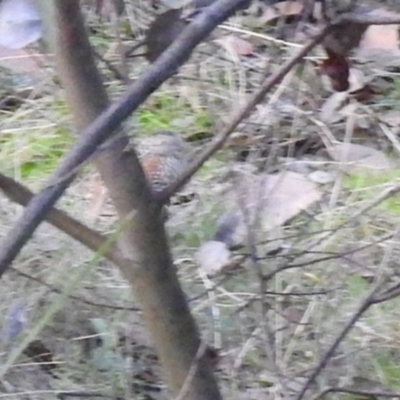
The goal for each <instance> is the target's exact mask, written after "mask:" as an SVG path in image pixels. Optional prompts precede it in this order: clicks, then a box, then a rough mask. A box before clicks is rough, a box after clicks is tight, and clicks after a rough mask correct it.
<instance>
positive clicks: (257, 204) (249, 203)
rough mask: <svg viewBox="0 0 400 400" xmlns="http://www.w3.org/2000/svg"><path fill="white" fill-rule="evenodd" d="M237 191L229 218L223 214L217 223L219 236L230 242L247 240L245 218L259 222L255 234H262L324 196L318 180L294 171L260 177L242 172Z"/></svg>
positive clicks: (232, 198) (232, 196) (233, 196)
mask: <svg viewBox="0 0 400 400" xmlns="http://www.w3.org/2000/svg"><path fill="white" fill-rule="evenodd" d="M234 191H235V193H233V194H232V193H230V195H229V199H228V203H230V204H228V209H230V210H233V211H231V212H229V213H227V214H226V216H229V217H230V218H227V217H226V216H223V217H222V218H221V219H220V220H219V221H218V223H217V234H216V237H219V238H222V239H221V240H223V241H224V242H225V243H228V244H229V245H232V243H233V244H234V245H239V244H242V245H243V244H244V243H245V239H246V235H247V233H248V225H247V224H246V222H245V221H250V224H254V223H256V225H255V229H256V233H260V234H261V235H262V233H266V232H269V231H271V230H272V229H274V228H278V227H280V226H282V225H283V224H284V223H285V222H287V221H288V220H290V219H292V218H293V217H295V216H296V215H298V214H299V213H301V212H302V211H304V210H305V209H307V208H308V207H309V206H310V205H312V204H313V203H315V202H316V201H318V200H319V199H320V198H321V196H322V194H321V191H320V190H319V189H318V186H317V185H316V184H315V183H313V182H311V181H310V180H308V179H307V178H305V177H304V176H303V175H301V174H298V173H296V172H291V171H284V172H281V173H279V174H274V175H268V174H264V175H259V176H255V175H252V174H243V175H241V176H239V177H238V181H237V182H236V183H234ZM260 239H261V238H260ZM262 239H265V235H264V236H263V237H262Z"/></svg>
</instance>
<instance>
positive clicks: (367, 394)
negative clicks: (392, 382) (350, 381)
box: [312, 387, 400, 400]
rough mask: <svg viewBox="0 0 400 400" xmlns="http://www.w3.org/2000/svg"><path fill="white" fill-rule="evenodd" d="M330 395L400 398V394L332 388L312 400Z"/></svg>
mask: <svg viewBox="0 0 400 400" xmlns="http://www.w3.org/2000/svg"><path fill="white" fill-rule="evenodd" d="M329 393H347V394H354V395H356V396H359V397H368V398H377V397H389V398H395V399H398V398H400V393H394V392H387V391H381V390H356V389H350V388H341V387H331V388H328V389H325V390H324V391H323V392H321V393H320V394H319V395H318V396H316V397H314V398H313V399H312V400H319V399H322V398H323V397H325V396H326V395H327V394H329Z"/></svg>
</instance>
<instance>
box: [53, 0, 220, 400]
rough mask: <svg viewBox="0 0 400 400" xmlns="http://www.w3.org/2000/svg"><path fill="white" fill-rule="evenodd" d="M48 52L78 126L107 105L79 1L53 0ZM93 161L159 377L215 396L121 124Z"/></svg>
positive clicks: (193, 393)
mask: <svg viewBox="0 0 400 400" xmlns="http://www.w3.org/2000/svg"><path fill="white" fill-rule="evenodd" d="M54 6H55V9H54V21H53V24H54V27H55V29H54V28H53V32H54V33H55V38H54V39H55V40H54V43H55V54H56V61H57V66H58V72H59V76H60V79H61V82H62V85H63V87H64V89H65V93H66V98H67V102H68V105H69V107H70V108H71V110H72V115H73V118H74V121H75V124H76V127H77V129H78V130H79V131H81V130H83V129H84V128H85V127H87V126H88V125H89V124H90V123H91V122H92V121H93V120H94V119H95V118H96V117H97V116H98V115H99V114H100V113H101V112H102V111H103V110H104V109H105V108H106V107H107V106H108V97H107V93H106V91H105V88H104V85H103V82H102V79H101V76H100V74H99V72H98V70H97V68H96V65H95V62H94V57H93V51H92V49H91V47H90V44H89V40H88V37H87V34H86V31H85V28H84V22H83V18H82V15H81V13H80V8H79V1H77V0H68V1H65V0H55V1H54ZM93 162H94V164H95V166H96V167H97V169H98V170H99V172H100V174H101V177H102V179H103V181H104V183H105V185H106V187H107V189H108V191H109V193H110V196H111V199H112V201H113V202H114V205H115V207H116V209H117V212H118V215H119V218H120V220H121V221H122V222H123V223H124V229H123V232H122V234H121V237H120V239H121V241H120V247H121V250H122V252H123V255H124V256H125V257H126V258H127V260H128V262H127V263H126V265H127V266H126V267H122V268H121V269H122V273H123V274H124V276H125V277H126V279H127V280H128V281H129V283H130V285H131V286H132V288H133V290H134V291H135V293H136V295H137V297H138V299H139V301H140V303H141V307H142V310H143V315H144V319H145V321H146V324H147V327H148V329H149V330H150V332H151V334H152V336H153V339H154V342H155V345H156V348H157V351H158V354H159V356H160V361H161V364H162V366H163V369H164V371H165V374H166V379H167V384H168V387H169V389H170V390H171V392H172V394H173V395H175V396H176V395H178V394H179V393H180V390H181V389H182V386H183V385H184V383H185V382H186V383H185V386H187V388H188V390H187V392H186V395H185V396H184V397H183V398H185V399H193V400H194V399H196V400H203V399H204V400H205V399H213V400H218V399H220V398H221V396H220V393H219V390H218V387H217V383H216V380H215V378H214V376H213V373H212V367H211V362H210V360H209V359H208V357H206V356H202V357H199V359H198V360H197V361H196V363H197V367H196V368H195V369H193V368H192V371H194V373H193V375H192V376H191V377H190V378H191V379H190V382H189V385H187V383H188V381H187V378H188V373H189V370H190V368H191V366H192V364H193V362H194V360H195V356H196V354H197V352H198V349H199V347H200V344H201V341H200V335H199V331H198V329H197V326H196V323H195V321H194V319H193V317H192V316H191V314H190V310H189V307H188V304H187V302H186V299H185V296H184V293H183V291H182V289H181V287H180V284H179V281H178V278H177V275H176V270H175V267H174V265H173V262H172V257H171V253H170V250H169V246H168V240H167V235H166V232H165V229H164V225H163V223H162V219H161V218H160V217H161V215H160V206H159V204H158V203H157V202H156V201H155V200H154V199H153V197H152V194H151V190H150V188H149V185H148V184H147V182H146V179H145V175H144V172H143V170H142V168H141V165H140V163H139V160H138V158H137V156H136V154H135V152H134V150H133V149H130V150H128V138H127V136H126V135H125V134H124V132H123V131H122V130H121V131H120V132H118V133H116V134H115V135H114V137H113V138H112V139H111V140H109V141H108V142H107V143H106V144H105V145H103V146H102V149H101V151H99V152H98V153H97V154H96V155H95V157H94V159H93Z"/></svg>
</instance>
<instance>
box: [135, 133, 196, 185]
mask: <svg viewBox="0 0 400 400" xmlns="http://www.w3.org/2000/svg"><path fill="white" fill-rule="evenodd" d="M136 148H137V151H138V154H139V159H140V162H141V163H142V167H143V169H144V172H145V174H146V177H147V179H148V180H149V182H150V185H151V188H152V190H153V191H154V192H155V193H159V192H161V191H162V190H163V189H165V188H166V187H168V186H169V185H170V184H171V183H172V182H173V181H174V180H175V179H176V178H177V177H178V175H179V174H180V173H182V172H183V171H184V170H185V168H186V167H187V165H188V163H189V161H190V159H191V155H192V154H193V151H192V148H191V146H190V145H189V144H188V143H186V142H185V141H184V140H183V139H181V138H180V137H179V136H177V135H176V134H174V133H172V132H169V131H161V132H157V133H156V134H155V135H152V136H150V137H148V138H146V139H144V140H141V141H140V142H139V143H138V145H137V147H136Z"/></svg>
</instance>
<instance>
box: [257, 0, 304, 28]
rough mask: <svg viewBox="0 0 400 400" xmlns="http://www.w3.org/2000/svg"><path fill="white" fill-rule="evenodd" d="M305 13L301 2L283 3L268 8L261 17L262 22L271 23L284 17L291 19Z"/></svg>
mask: <svg viewBox="0 0 400 400" xmlns="http://www.w3.org/2000/svg"><path fill="white" fill-rule="evenodd" d="M302 11H303V4H302V3H301V1H290V0H289V1H281V2H280V3H277V4H275V5H273V6H268V7H266V8H265V11H264V13H263V15H262V17H261V20H262V22H264V23H270V22H272V21H274V20H275V19H278V18H280V17H282V16H284V17H290V16H296V15H300V13H301V12H302Z"/></svg>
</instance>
